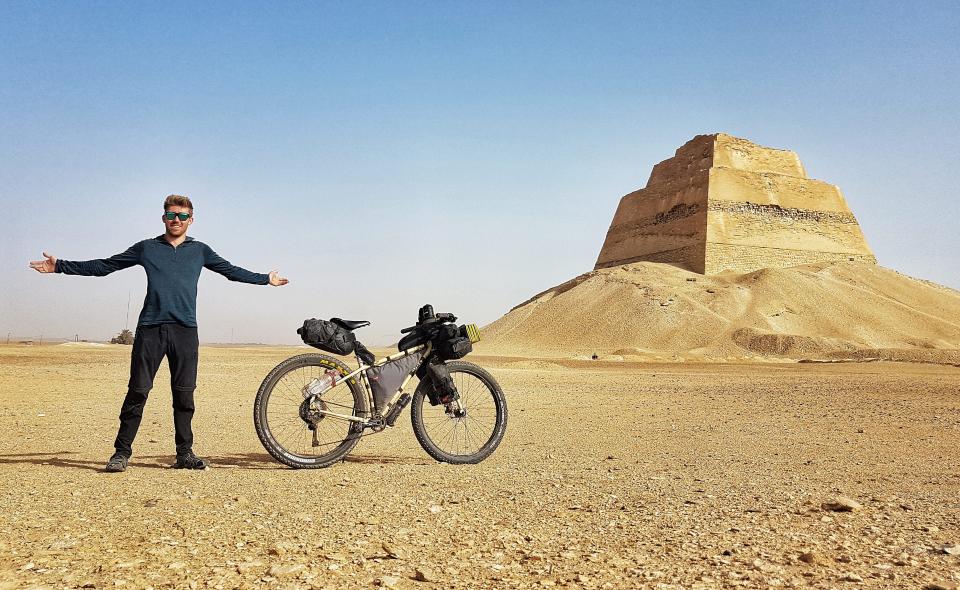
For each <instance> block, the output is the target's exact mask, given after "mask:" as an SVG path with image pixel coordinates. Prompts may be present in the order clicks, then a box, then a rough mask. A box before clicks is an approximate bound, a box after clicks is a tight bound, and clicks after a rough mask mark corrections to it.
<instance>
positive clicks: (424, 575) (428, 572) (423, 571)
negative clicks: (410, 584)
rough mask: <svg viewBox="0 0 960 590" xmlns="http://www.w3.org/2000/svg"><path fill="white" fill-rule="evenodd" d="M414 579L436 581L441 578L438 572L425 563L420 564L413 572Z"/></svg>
mask: <svg viewBox="0 0 960 590" xmlns="http://www.w3.org/2000/svg"><path fill="white" fill-rule="evenodd" d="M413 579H414V580H417V581H418V582H436V581H438V580H439V579H440V578H439V576H437V573H436V572H434V571H433V570H432V569H430V568H428V567H427V566H425V565H421V566H419V567H418V568H417V569H416V570H414V573H413Z"/></svg>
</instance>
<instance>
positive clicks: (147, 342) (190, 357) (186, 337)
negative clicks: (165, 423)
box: [113, 324, 200, 457]
mask: <svg viewBox="0 0 960 590" xmlns="http://www.w3.org/2000/svg"><path fill="white" fill-rule="evenodd" d="M199 345H200V342H199V340H198V338H197V329H196V328H187V327H185V326H181V325H180V324H161V325H159V326H141V327H138V328H137V336H136V338H134V341H133V352H132V353H131V355H130V383H129V385H128V387H127V397H126V398H124V400H123V407H122V408H121V409H120V431H119V432H118V433H117V440H116V441H114V443H113V446H114V448H116V449H117V452H118V453H121V454H123V455H126V456H128V457H129V456H130V455H131V454H132V453H133V448H132V447H133V439H134V438H135V437H136V436H137V430H138V429H139V428H140V420H141V418H142V417H143V406H144V405H146V403H147V395H148V394H149V393H150V389H151V388H153V378H154V377H155V376H156V375H157V369H159V368H160V361H162V360H163V357H164V356H166V357H167V362H168V363H169V364H170V389H171V390H172V392H173V425H174V428H175V429H176V436H175V437H174V438H175V442H176V444H177V454H178V455H182V454H184V453H188V452H190V451H191V450H192V449H193V430H192V429H191V427H190V423H191V422H192V421H193V390H194V389H196V388H197V359H198V358H199V352H198V348H199Z"/></svg>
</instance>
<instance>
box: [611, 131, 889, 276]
mask: <svg viewBox="0 0 960 590" xmlns="http://www.w3.org/2000/svg"><path fill="white" fill-rule="evenodd" d="M841 260H857V261H867V262H873V263H876V261H877V259H876V258H875V257H874V256H873V252H872V251H871V250H870V247H869V246H867V242H866V239H865V238H864V237H863V232H862V231H861V230H860V225H859V224H858V223H857V220H856V218H855V217H854V216H853V213H852V212H851V211H850V208H849V207H848V206H847V203H846V200H845V199H844V198H843V194H842V193H841V192H840V189H839V188H838V187H836V186H834V185H832V184H827V183H826V182H822V181H819V180H813V179H810V178H807V173H806V171H805V170H804V169H803V164H802V163H801V162H800V158H799V157H798V156H797V154H795V153H794V152H791V151H788V150H778V149H773V148H767V147H763V146H759V145H757V144H755V143H753V142H750V141H747V140H745V139H740V138H737V137H733V136H731V135H726V134H724V133H717V134H714V135H698V136H696V137H694V138H693V139H691V140H690V141H688V142H687V143H686V144H684V145H683V146H682V147H680V148H679V149H678V150H677V152H676V155H674V157H672V158H670V159H669V160H664V161H663V162H660V163H659V164H657V165H656V166H654V167H653V172H651V173H650V179H649V180H648V181H647V186H646V188H642V189H640V190H638V191H634V192H632V193H630V194H628V195H626V196H624V197H623V198H622V199H620V205H619V206H618V207H617V212H616V214H614V216H613V222H612V223H611V224H610V229H609V230H608V231H607V238H606V240H605V241H604V243H603V248H601V250H600V256H599V257H598V258H597V264H596V266H595V267H594V269H598V268H606V267H610V266H617V265H619V264H628V263H631V262H639V261H650V262H665V263H668V264H672V265H675V266H679V267H682V268H686V269H687V270H692V271H694V272H699V273H701V274H715V273H718V272H722V271H724V270H734V271H737V272H750V271H753V270H757V269H759V268H767V267H786V266H795V265H798V264H806V263H810V262H825V261H841Z"/></svg>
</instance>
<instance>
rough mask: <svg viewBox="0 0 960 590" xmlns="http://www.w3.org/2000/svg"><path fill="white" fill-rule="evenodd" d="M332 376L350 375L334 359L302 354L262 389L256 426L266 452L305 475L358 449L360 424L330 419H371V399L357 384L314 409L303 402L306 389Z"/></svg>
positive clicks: (331, 393) (326, 396)
mask: <svg viewBox="0 0 960 590" xmlns="http://www.w3.org/2000/svg"><path fill="white" fill-rule="evenodd" d="M328 370H334V371H337V372H338V373H339V374H340V375H347V374H348V373H349V372H350V370H349V369H348V368H347V367H346V365H344V364H343V363H342V362H340V361H339V360H337V359H335V358H333V357H329V356H326V355H322V354H301V355H299V356H295V357H292V358H288V359H287V360H285V361H283V362H282V363H280V364H279V365H277V366H276V367H275V368H274V369H273V370H272V371H270V373H269V374H267V376H266V378H264V380H263V383H262V384H261V385H260V389H259V390H258V391H257V397H256V399H255V400H254V402H253V423H254V426H255V427H256V429H257V436H258V437H259V438H260V442H261V443H263V447H264V448H265V449H266V450H267V452H268V453H270V455H271V456H273V458H274V459H276V460H277V461H280V462H281V463H283V464H285V465H289V466H290V467H296V468H304V469H315V468H320V467H327V466H329V465H332V464H333V463H336V462H337V461H340V460H341V459H343V458H344V457H345V456H346V455H347V453H349V452H350V451H351V450H352V449H353V447H354V446H356V444H357V441H358V439H359V437H360V434H361V433H362V430H363V428H362V426H361V425H360V423H359V422H355V421H351V420H347V419H346V418H339V417H337V416H333V415H330V413H335V414H342V415H345V416H357V417H362V418H365V417H367V416H368V415H369V414H368V409H367V396H366V395H364V391H363V388H362V387H361V385H360V384H359V383H358V382H357V381H356V380H355V379H350V380H349V381H345V382H341V383H339V384H338V385H337V386H336V387H333V388H331V389H329V390H327V391H325V392H324V393H322V394H321V395H320V396H318V397H317V398H316V399H315V401H314V403H312V404H311V403H310V400H308V399H307V398H305V397H304V394H303V391H304V388H305V387H306V386H307V385H308V384H310V383H311V382H312V381H313V379H317V378H320V377H322V376H323V375H324V373H325V372H326V371H328Z"/></svg>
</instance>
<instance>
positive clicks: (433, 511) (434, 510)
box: [427, 504, 443, 514]
mask: <svg viewBox="0 0 960 590" xmlns="http://www.w3.org/2000/svg"><path fill="white" fill-rule="evenodd" d="M427 510H429V511H430V514H436V513H438V512H440V511H441V510H443V507H442V506H440V505H439V504H431V505H430V506H429V507H428V508H427Z"/></svg>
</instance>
